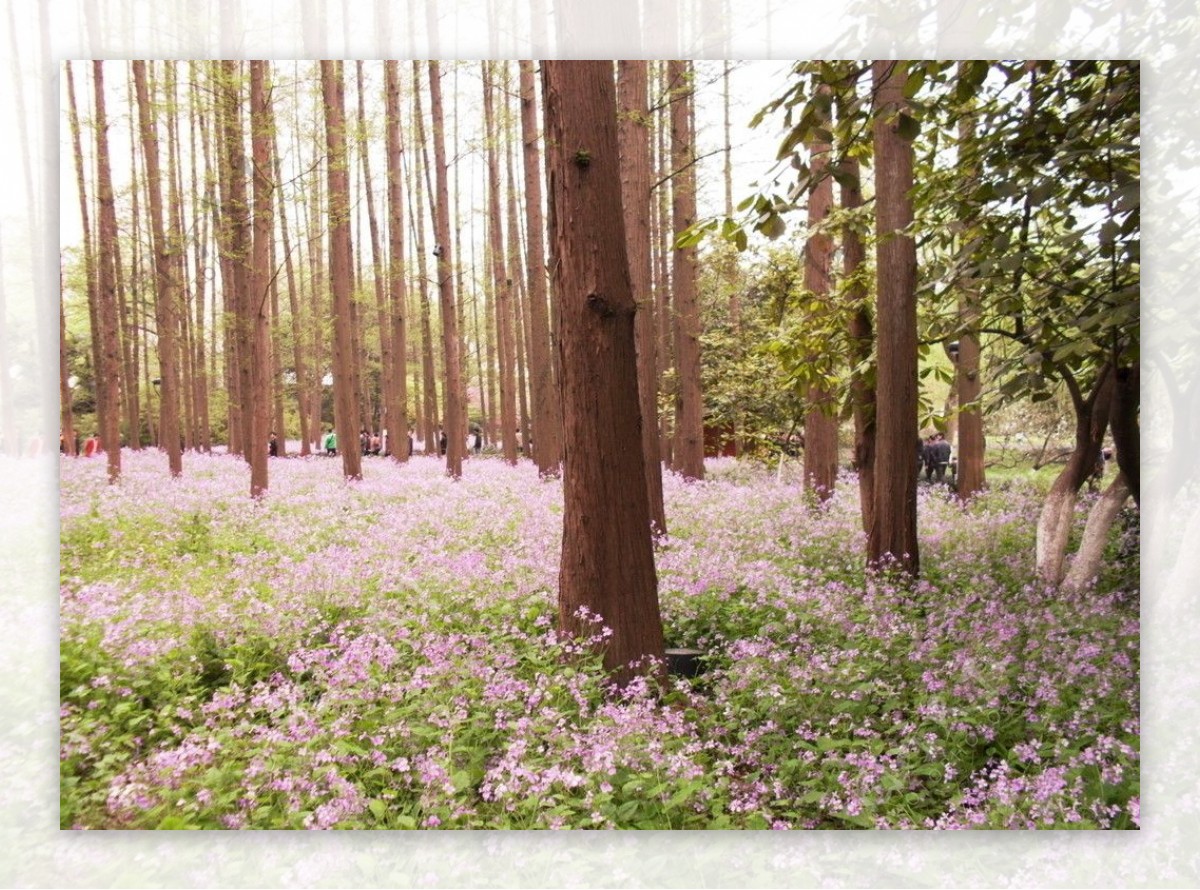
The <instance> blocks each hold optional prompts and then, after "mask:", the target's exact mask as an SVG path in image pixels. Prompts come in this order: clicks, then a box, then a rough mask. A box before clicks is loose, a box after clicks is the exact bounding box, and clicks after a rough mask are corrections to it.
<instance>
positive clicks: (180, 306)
mask: <svg viewBox="0 0 1200 890" xmlns="http://www.w3.org/2000/svg"><path fill="white" fill-rule="evenodd" d="M162 64H163V70H164V81H165V82H164V89H165V91H166V99H167V105H168V113H167V171H168V173H167V179H168V181H169V182H170V190H169V194H170V200H169V203H168V206H169V221H168V226H169V232H170V234H169V235H168V244H169V246H170V250H171V259H172V275H173V276H174V278H175V280H176V281H177V282H178V291H177V293H178V297H177V299H176V301H175V317H176V319H177V321H178V325H179V341H178V342H179V347H178V349H177V352H176V354H177V355H178V357H179V358H178V361H179V395H180V399H181V401H182V408H183V418H182V419H181V421H180V426H181V428H182V433H183V447H184V448H185V449H187V450H189V451H194V450H195V448H196V439H197V428H196V400H195V394H196V393H195V386H194V384H193V374H194V368H193V365H192V358H193V355H194V352H193V349H192V329H191V327H192V326H191V305H192V298H191V291H192V289H191V286H190V284H189V282H188V275H187V250H186V249H185V248H184V245H185V244H186V237H187V236H186V233H185V232H184V227H183V182H182V177H183V165H182V162H181V161H180V158H179V91H178V89H177V85H176V81H177V78H176V76H175V75H176V72H175V68H176V65H177V64H178V63H177V62H174V61H166V62H163V63H162Z"/></svg>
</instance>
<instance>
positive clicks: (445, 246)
mask: <svg viewBox="0 0 1200 890" xmlns="http://www.w3.org/2000/svg"><path fill="white" fill-rule="evenodd" d="M429 102H430V110H431V113H432V116H433V126H432V129H433V157H434V174H435V179H436V181H437V194H436V195H435V197H434V202H435V206H434V232H435V238H436V239H437V246H436V247H435V248H434V253H435V254H436V255H437V277H438V295H439V298H440V303H441V309H442V352H443V355H444V357H445V418H444V420H443V429H444V431H445V435H446V443H447V447H446V472H447V473H448V474H449V475H450V476H451V477H452V478H454V479H458V478H460V477H461V476H462V459H463V445H464V430H463V405H462V391H463V389H462V361H461V359H460V357H459V337H458V311H457V307H456V306H455V295H454V264H453V263H452V262H451V259H452V258H451V244H450V189H449V186H448V184H447V182H446V137H445V126H444V123H443V121H444V115H443V113H442V83H441V69H440V67H439V65H438V63H437V62H436V61H430V63H429Z"/></svg>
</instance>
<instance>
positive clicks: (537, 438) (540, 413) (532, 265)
mask: <svg viewBox="0 0 1200 890" xmlns="http://www.w3.org/2000/svg"><path fill="white" fill-rule="evenodd" d="M520 89H521V143H522V158H523V161H524V168H525V225H526V227H527V229H528V232H529V236H528V241H527V243H526V245H525V256H526V268H527V279H528V282H529V321H530V329H529V367H530V377H531V378H532V382H533V387H532V389H533V431H532V432H533V440H534V443H535V444H536V448H535V449H534V459H535V460H536V461H537V467H538V474H539V475H541V476H543V477H546V476H557V475H558V474H559V467H560V465H561V462H562V445H561V442H562V415H561V407H560V403H559V394H558V388H557V386H555V380H554V367H553V363H552V362H551V357H550V318H549V313H548V310H547V306H546V253H545V248H544V246H543V242H542V238H543V237H544V235H543V233H544V232H545V224H544V222H543V220H542V178H541V174H542V166H541V158H540V152H539V150H538V125H537V102H536V101H535V95H534V89H535V87H534V74H533V63H532V62H529V61H522V62H520Z"/></svg>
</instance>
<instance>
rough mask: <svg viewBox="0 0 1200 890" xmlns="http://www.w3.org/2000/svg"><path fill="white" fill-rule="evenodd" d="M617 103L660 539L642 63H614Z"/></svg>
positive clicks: (649, 471) (648, 456)
mask: <svg viewBox="0 0 1200 890" xmlns="http://www.w3.org/2000/svg"><path fill="white" fill-rule="evenodd" d="M617 96H618V102H619V105H620V117H619V124H618V133H617V135H618V138H619V140H620V146H621V162H622V163H621V187H622V199H623V206H624V214H625V237H626V251H627V253H628V256H629V280H630V285H631V286H632V288H633V295H634V301H635V303H636V305H637V314H636V315H635V316H634V337H635V340H636V346H637V358H638V399H639V403H640V406H641V417H642V423H641V441H642V451H643V453H644V454H645V462H646V495H647V497H648V498H649V501H650V521H651V522H652V523H653V525H654V529H655V531H656V532H657V533H658V534H660V535H665V534H666V533H667V515H666V509H665V507H664V506H663V484H662V458H661V457H660V451H659V441H658V373H657V360H656V356H655V351H656V350H655V345H656V343H655V341H656V339H657V337H656V331H655V324H654V292H653V290H652V289H651V269H650V211H651V208H652V204H651V201H652V198H651V195H650V107H649V78H648V73H647V65H646V62H643V61H620V62H617Z"/></svg>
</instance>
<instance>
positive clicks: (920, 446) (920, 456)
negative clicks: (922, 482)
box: [917, 433, 925, 479]
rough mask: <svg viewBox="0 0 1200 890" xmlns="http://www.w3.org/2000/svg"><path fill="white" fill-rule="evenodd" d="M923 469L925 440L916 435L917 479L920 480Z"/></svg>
mask: <svg viewBox="0 0 1200 890" xmlns="http://www.w3.org/2000/svg"><path fill="white" fill-rule="evenodd" d="M924 467H925V440H924V439H923V438H921V435H920V434H919V433H918V434H917V478H918V479H920V478H921V470H922V469H924Z"/></svg>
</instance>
